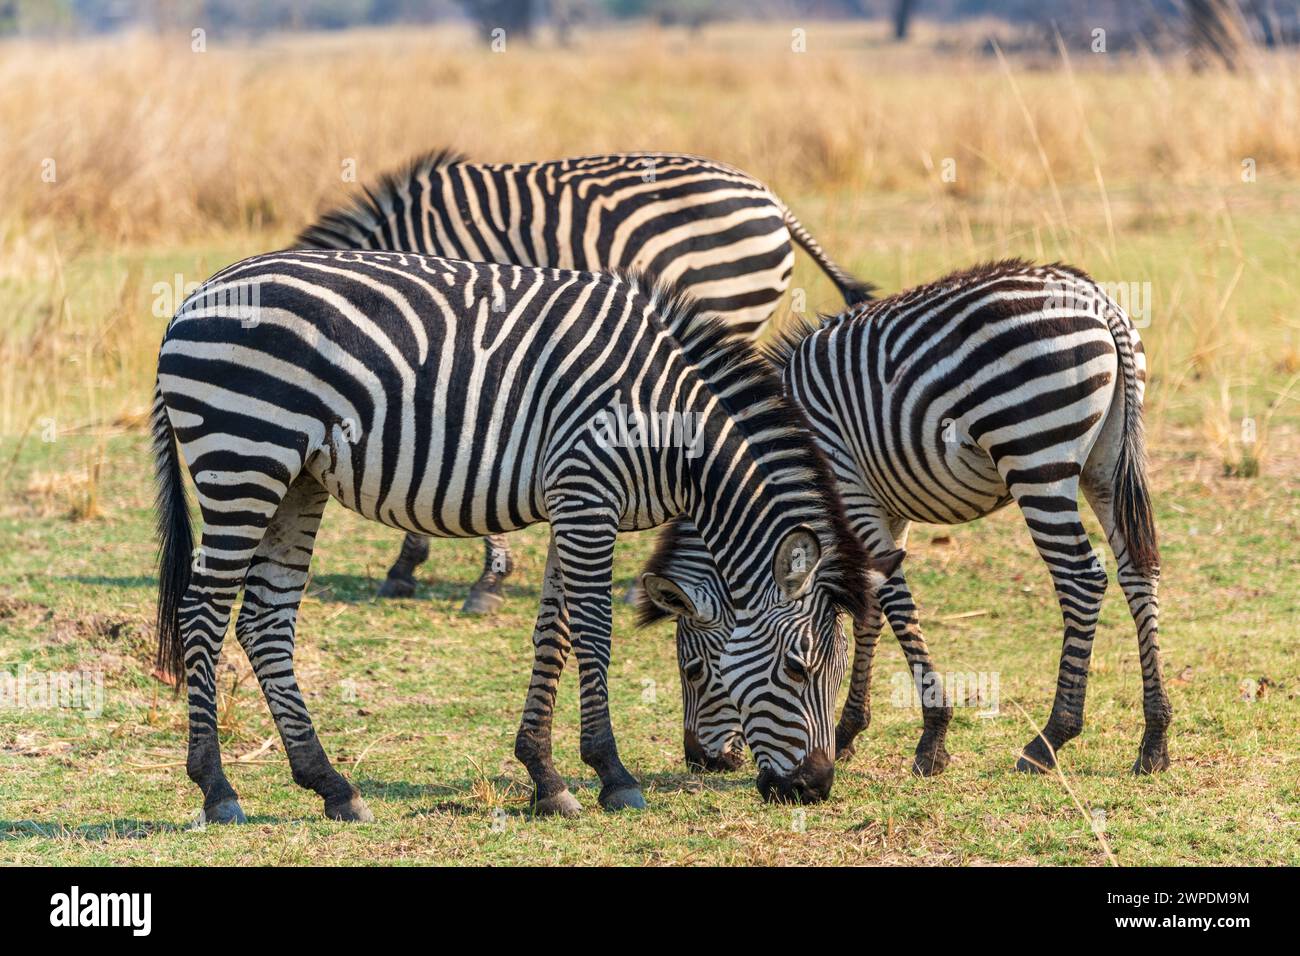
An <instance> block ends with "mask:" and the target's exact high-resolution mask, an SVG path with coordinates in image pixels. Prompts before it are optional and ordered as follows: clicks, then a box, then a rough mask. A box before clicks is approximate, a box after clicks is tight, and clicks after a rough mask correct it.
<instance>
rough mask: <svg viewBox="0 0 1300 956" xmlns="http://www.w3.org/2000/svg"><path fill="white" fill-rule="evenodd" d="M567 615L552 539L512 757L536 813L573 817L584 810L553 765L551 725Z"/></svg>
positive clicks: (563, 657) (566, 641)
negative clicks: (529, 785) (528, 782)
mask: <svg viewBox="0 0 1300 956" xmlns="http://www.w3.org/2000/svg"><path fill="white" fill-rule="evenodd" d="M570 646H571V645H570V640H569V611H568V608H567V607H566V606H565V603H564V582H563V579H562V577H561V574H560V561H559V556H558V552H557V551H556V546H555V536H554V534H552V536H551V543H550V547H549V548H548V549H547V552H546V572H545V574H544V575H543V577H542V600H541V606H540V607H539V608H538V611H537V626H536V628H535V629H534V630H533V674H532V678H531V680H530V681H529V684H528V698H527V700H526V701H525V702H524V716H523V720H522V721H521V722H520V725H519V733H518V735H516V737H515V756H516V757H518V758H519V760H520V761H521V762H522V763H523V765H524V766H525V767H527V768H528V775H529V776H530V777H531V778H532V780H533V788H534V790H533V793H534V805H535V807H536V812H537V813H544V814H551V813H556V814H561V815H563V816H566V817H569V816H575V815H577V814H578V813H580V812H581V810H582V807H581V806H580V805H579V803H578V801H577V800H576V799H575V798H574V796H573V794H571V793H570V792H569V789H568V786H567V785H566V784H565V782H564V779H563V778H562V777H561V776H560V775H559V774H558V773H557V772H556V770H555V764H554V763H552V761H551V724H552V721H553V719H554V715H555V691H556V688H557V687H558V686H559V683H560V675H561V674H562V673H563V672H564V664H565V661H567V660H568V658H569V648H570Z"/></svg>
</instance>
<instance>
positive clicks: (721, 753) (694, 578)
mask: <svg viewBox="0 0 1300 956" xmlns="http://www.w3.org/2000/svg"><path fill="white" fill-rule="evenodd" d="M902 558H903V552H902V551H893V552H891V553H889V554H885V555H879V556H874V555H872V556H869V557H868V559H867V588H866V591H865V597H866V599H867V602H866V606H865V610H864V614H863V615H862V616H863V617H870V615H871V614H872V613H876V614H879V612H880V608H879V604H878V602H877V600H876V592H877V591H878V590H879V588H880V587H881V586H883V585H884V583H885V582H886V581H887V580H888V579H889V578H890V576H891V575H892V574H893V573H894V570H895V569H896V568H897V567H898V564H899V562H900V561H901V560H902ZM665 578H666V579H668V580H669V581H670V582H671V583H672V584H673V585H674V587H672V588H665V587H664V585H663V579H665ZM640 581H641V584H642V587H641V588H639V589H638V592H637V600H636V604H637V625H638V626H639V627H648V626H650V625H652V624H654V623H656V622H658V621H661V620H664V619H667V618H669V617H672V618H674V619H675V620H676V625H677V627H676V632H677V633H676V643H677V667H678V673H679V676H680V678H681V680H680V683H681V692H682V724H683V740H682V744H683V749H684V750H685V753H686V766H687V768H688V769H690V770H695V771H710V772H713V771H718V772H723V771H731V770H738V769H740V767H741V765H742V764H743V763H744V759H745V754H744V749H745V744H744V732H743V727H742V725H741V721H740V717H739V714H738V713H737V712H736V708H735V705H734V704H733V703H732V701H731V696H730V694H729V692H728V690H727V688H726V686H725V683H724V678H723V675H722V673H721V668H720V663H721V660H722V654H723V651H724V650H725V648H726V644H727V639H728V637H729V636H730V635H731V632H732V631H733V630H734V629H735V614H734V612H733V611H732V608H731V603H730V600H729V598H728V595H727V585H726V582H725V581H723V579H722V576H721V575H720V574H719V573H718V568H717V565H716V564H715V563H714V560H713V556H712V555H711V554H710V553H709V549H708V548H707V546H705V544H704V542H703V541H702V540H701V539H700V537H699V534H698V532H697V531H696V530H695V527H694V526H693V525H692V524H691V520H690V518H688V517H680V518H677V519H675V520H673V521H671V522H669V523H668V524H667V525H665V526H664V527H663V529H662V530H661V531H660V533H659V536H658V539H657V540H656V543H655V550H654V553H653V554H652V555H651V557H650V560H649V561H648V562H647V563H646V565H645V568H644V569H643V571H642V574H641V575H640ZM683 593H684V594H685V595H686V599H685V600H683V598H682V597H681V594H683Z"/></svg>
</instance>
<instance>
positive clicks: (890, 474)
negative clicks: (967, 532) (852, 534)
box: [873, 440, 1011, 524]
mask: <svg viewBox="0 0 1300 956" xmlns="http://www.w3.org/2000/svg"><path fill="white" fill-rule="evenodd" d="M914 447H919V443H918V445H917V446H914ZM941 447H942V453H938V452H934V451H933V449H932V448H931V449H929V450H930V451H931V454H928V455H926V456H925V457H924V459H923V460H915V461H909V462H907V464H906V465H904V464H903V462H902V461H901V460H894V461H891V462H888V463H884V467H878V468H876V469H873V471H874V472H875V473H876V474H880V475H883V476H886V477H885V479H884V481H883V482H874V483H873V484H875V485H876V487H875V488H874V489H873V490H874V491H875V493H876V494H877V496H878V497H879V499H880V501H881V502H882V503H883V504H884V505H885V506H886V508H887V510H888V511H890V512H891V513H892V514H895V515H897V516H898V517H900V518H906V519H907V520H909V521H919V522H922V523H925V524H962V523H963V522H966V521H974V520H975V519H976V518H982V517H984V516H985V515H988V514H991V513H992V512H994V511H997V510H998V509H999V508H1001V507H1003V506H1004V505H1006V504H1007V503H1008V502H1009V501H1011V494H1010V492H1009V491H1008V490H1007V486H1006V483H1005V482H1003V480H1002V476H1001V475H1000V474H999V473H998V470H997V468H996V467H995V466H994V464H993V460H992V459H991V458H989V456H988V453H987V452H985V451H984V449H982V448H980V447H979V446H978V445H976V444H974V443H973V442H970V441H969V440H966V441H954V442H945V443H944V444H943V445H942V446H941ZM891 479H892V480H891Z"/></svg>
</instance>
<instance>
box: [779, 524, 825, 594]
mask: <svg viewBox="0 0 1300 956" xmlns="http://www.w3.org/2000/svg"><path fill="white" fill-rule="evenodd" d="M821 560H822V546H821V542H819V541H818V540H817V535H815V534H814V533H813V531H812V529H811V528H795V529H794V530H793V531H791V532H790V533H789V534H787V535H786V536H785V537H784V538H782V539H781V543H780V544H778V545H777V546H776V560H775V561H773V563H772V574H773V575H774V576H775V577H776V586H777V589H778V590H780V592H781V596H782V597H783V598H784V599H785V600H787V601H793V600H796V599H797V598H800V597H802V596H803V594H804V592H805V591H807V590H808V587H809V585H810V584H812V578H813V572H814V571H816V570H817V565H819V564H821Z"/></svg>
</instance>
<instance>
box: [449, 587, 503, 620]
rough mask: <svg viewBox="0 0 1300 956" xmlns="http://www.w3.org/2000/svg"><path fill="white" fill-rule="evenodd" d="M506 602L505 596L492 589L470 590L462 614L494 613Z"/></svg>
mask: <svg viewBox="0 0 1300 956" xmlns="http://www.w3.org/2000/svg"><path fill="white" fill-rule="evenodd" d="M505 602H506V599H505V598H503V597H502V596H501V595H500V594H494V593H493V592H492V591H470V592H469V597H467V598H465V604H464V606H463V607H461V609H460V610H461V613H462V614H493V613H495V612H496V611H498V610H499V609H500V608H501V605H502V604H504V603H505Z"/></svg>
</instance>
